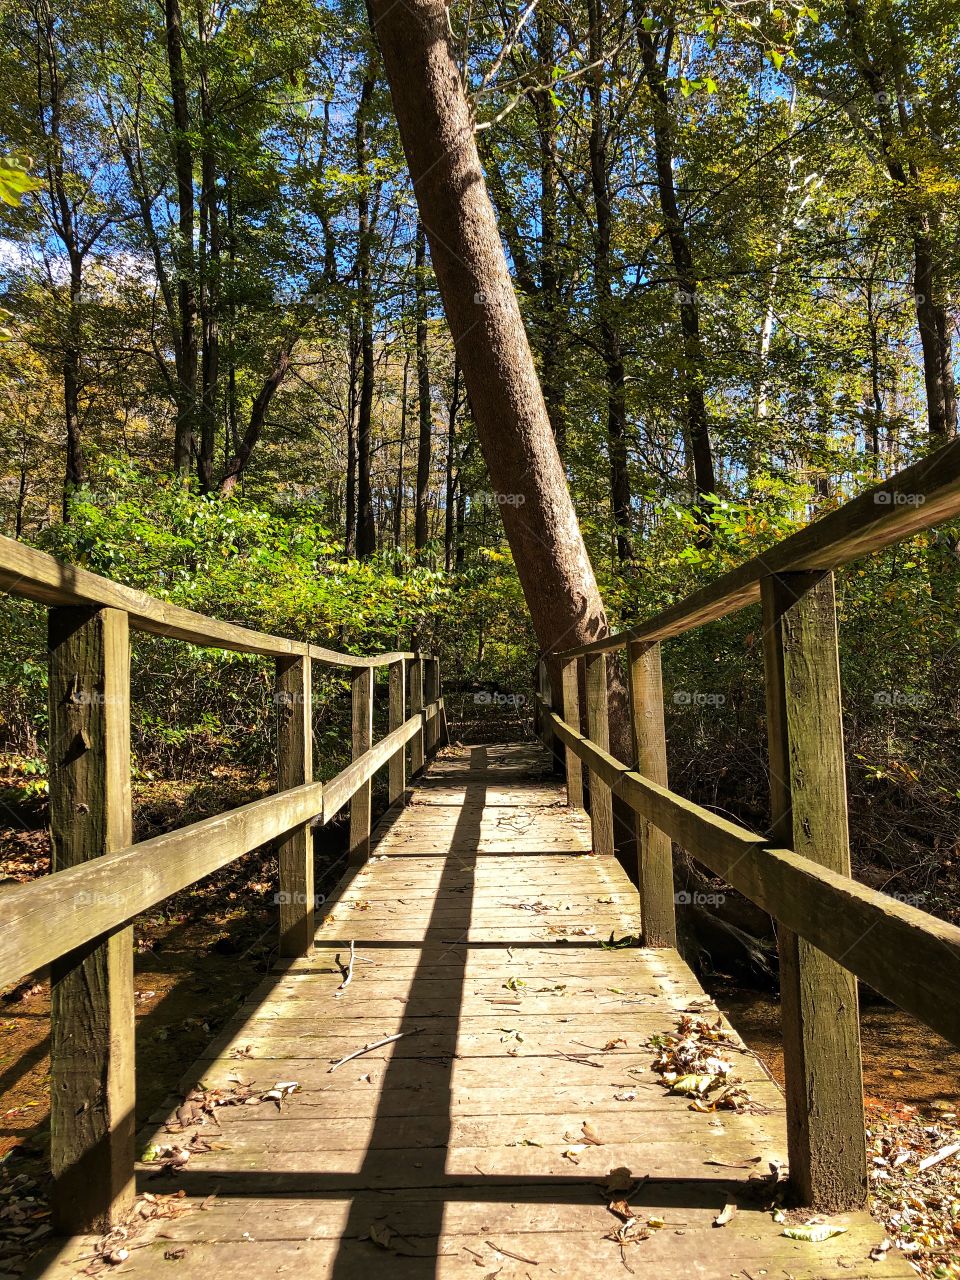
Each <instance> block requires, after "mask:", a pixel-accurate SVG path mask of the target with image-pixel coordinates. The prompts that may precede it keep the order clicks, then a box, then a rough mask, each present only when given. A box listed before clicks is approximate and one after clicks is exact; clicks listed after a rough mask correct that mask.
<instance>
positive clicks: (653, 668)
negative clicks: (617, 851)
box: [564, 644, 677, 947]
mask: <svg viewBox="0 0 960 1280" xmlns="http://www.w3.org/2000/svg"><path fill="white" fill-rule="evenodd" d="M627 671H628V684H629V689H630V719H631V724H632V727H633V752H634V764H635V766H636V771H637V773H641V774H643V775H644V777H647V778H650V779H651V780H652V781H653V782H656V783H658V784H659V785H660V786H661V787H665V786H666V785H667V736H666V730H665V728H664V721H663V678H662V676H661V672H660V646H659V645H637V644H631V645H630V646H629V648H628V652H627ZM564 719H567V717H566V716H564ZM567 750H568V751H569V750H570V748H569V747H568V748H567ZM636 832H637V861H638V868H637V869H638V872H639V880H640V912H641V921H642V929H643V940H644V942H645V943H646V945H647V946H648V947H675V946H676V945H677V919H676V905H675V899H674V887H673V842H672V841H671V839H670V837H669V836H668V835H666V834H665V833H664V832H663V831H661V830H660V828H659V827H656V826H654V824H653V823H652V822H651V821H650V819H649V818H645V817H643V816H642V815H641V814H637V815H636Z"/></svg>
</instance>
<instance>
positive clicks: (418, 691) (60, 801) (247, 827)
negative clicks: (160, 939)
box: [0, 537, 446, 1231]
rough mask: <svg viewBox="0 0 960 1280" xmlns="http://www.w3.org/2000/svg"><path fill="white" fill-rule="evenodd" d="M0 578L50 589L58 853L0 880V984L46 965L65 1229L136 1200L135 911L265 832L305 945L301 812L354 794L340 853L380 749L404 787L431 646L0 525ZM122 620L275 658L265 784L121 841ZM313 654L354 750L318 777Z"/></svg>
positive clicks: (395, 785)
mask: <svg viewBox="0 0 960 1280" xmlns="http://www.w3.org/2000/svg"><path fill="white" fill-rule="evenodd" d="M0 590H6V591H7V592H9V593H11V594H13V595H17V596H21V597H24V598H26V599H30V600H35V601H37V602H39V603H41V604H45V605H47V606H49V626H48V647H49V653H48V663H49V681H48V688H49V713H50V731H49V743H50V747H49V752H48V754H49V778H50V832H51V844H52V847H53V858H52V863H53V868H54V869H53V870H52V872H51V874H50V875H48V876H45V877H43V878H41V879H39V880H36V881H34V882H32V883H30V884H25V885H19V886H17V887H15V888H11V889H6V890H5V891H4V892H3V894H2V895H0V903H2V905H3V907H4V909H5V914H4V923H5V925H6V927H5V928H4V929H3V930H0V985H6V984H9V983H10V982H13V981H15V980H16V979H17V978H19V977H22V976H23V975H24V974H25V973H30V972H34V971H36V970H37V969H39V968H41V967H42V966H44V965H47V964H49V965H51V1033H50V1041H51V1047H50V1061H51V1080H52V1081H53V1087H52V1089H51V1165H52V1172H53V1176H54V1197H53V1208H54V1216H55V1221H56V1225H57V1226H58V1228H60V1229H61V1230H64V1231H99V1230H103V1229H107V1228H109V1227H111V1226H113V1225H114V1224H116V1223H117V1222H119V1221H122V1219H123V1217H124V1216H125V1214H126V1212H127V1210H128V1209H129V1207H131V1205H132V1199H133V1174H134V1156H135V1151H134V1118H133V1117H134V1098H135V1081H134V1056H135V1053H134V994H133V985H132V975H133V930H132V929H131V928H130V927H129V926H130V925H131V924H132V922H133V921H134V920H135V918H136V917H137V916H138V915H139V914H140V913H141V912H142V911H145V910H148V909H149V908H150V907H153V906H156V905H157V904H158V903H159V902H162V901H163V900H164V899H165V898H167V897H169V896H170V895H171V894H173V893H176V892H178V891H179V890H181V889H183V888H185V887H187V886H188V885H190V884H195V883H196V882H197V881H199V880H201V879H203V877H204V876H207V875H209V874H210V873H211V872H213V871H216V870H218V869H219V868H221V867H223V866H226V865H228V864H229V863H231V862H233V861H235V860H236V859H237V858H240V857H242V856H244V855H245V854H247V853H250V852H252V850H254V849H256V848H258V847H260V846H262V845H263V844H265V843H268V842H270V841H276V842H277V843H278V849H277V852H278V861H279V891H278V893H277V895H276V898H275V901H276V902H277V904H278V907H279V948H280V953H281V954H282V955H284V956H297V955H304V954H306V953H307V952H308V951H309V950H310V948H311V947H312V945H313V941H314V912H315V908H316V905H317V897H316V894H315V893H314V854H313V843H312V839H311V827H312V825H313V824H314V823H315V822H316V821H317V819H319V820H320V822H321V823H326V822H328V821H329V820H330V819H331V818H332V817H333V816H334V815H335V814H336V813H337V812H338V811H339V810H340V809H341V808H342V807H343V806H344V805H345V804H347V803H348V802H349V804H350V823H349V835H348V855H347V856H348V859H349V861H350V862H351V863H354V864H356V863H359V862H362V861H363V860H365V859H366V858H367V857H368V856H369V852H370V838H371V785H372V779H373V777H374V775H375V774H376V773H377V772H378V770H380V769H381V768H383V767H384V766H389V782H388V788H387V791H388V801H389V803H390V804H391V805H394V804H398V803H402V802H403V801H404V800H405V798H406V795H407V777H408V773H407V745H408V744H410V773H411V774H416V773H417V772H419V770H420V769H422V768H423V766H424V764H425V763H426V761H427V760H428V759H429V758H430V757H431V756H432V754H433V753H434V751H435V750H436V749H437V747H438V746H440V745H441V743H443V742H444V741H445V737H446V716H445V711H444V703H443V698H442V697H441V694H440V673H439V661H438V659H437V658H436V657H434V656H432V655H429V654H422V653H419V652H418V653H407V652H393V653H381V654H372V655H369V656H357V655H355V654H347V653H339V652H337V651H335V650H332V649H327V648H324V647H323V646H321V645H316V644H312V643H309V642H307V641H299V640H291V639H288V638H286V637H283V636H274V635H268V634H265V633H263V632H259V631H254V630H252V629H250V628H248V627H243V626H238V625H236V624H234V623H229V622H221V621H218V620H217V619H214V618H208V617H205V616H204V615H203V614H200V613H194V612H193V611H192V610H190V609H184V608H181V607H180V606H178V605H174V604H170V603H169V602H167V601H163V600H159V599H156V598H155V597H153V596H150V595H148V594H146V593H145V592H141V591H136V590H133V589H132V588H130V587H126V586H124V585H122V584H121V583H117V582H113V581H111V580H110V579H109V578H103V577H100V576H99V575H97V574H94V573H90V572H88V571H87V570H85V569H79V568H76V567H75V566H72V565H67V564H62V563H61V562H59V561H58V560H56V559H54V558H53V557H52V556H49V555H47V554H46V553H45V552H42V551H37V550H36V549H35V548H33V547H28V546H25V545H24V544H23V543H20V542H16V541H14V540H12V539H10V538H3V537H0ZM78 606H79V607H78ZM131 629H133V630H139V631H146V632H149V633H152V634H155V635H159V636H164V637H168V638H171V639H177V640H184V641H187V642H188V643H191V644H197V645H202V646H205V647H217V648H223V649H232V650H236V651H239V652H241V653H252V654H261V655H265V656H268V657H272V658H274V659H275V671H276V684H275V697H274V703H275V708H276V716H277V782H278V790H277V794H275V795H272V796H267V797H265V798H263V799H261V800H256V801H253V802H252V803H251V804H246V805H242V806H240V807H239V808H237V809H232V810H229V811H228V812H225V813H221V814H218V815H216V816H215V817H212V818H206V819H204V820H203V821H201V822H196V823H193V824H191V825H190V826H187V827H183V828H180V829H179V830H176V831H171V832H167V833H165V834H163V835H160V836H155V837H154V838H153V839H151V840H144V841H141V842H140V843H134V842H133V832H132V810H131V799H130V635H129V633H130V630H131ZM313 662H317V663H322V664H326V665H334V666H340V667H347V668H350V680H351V718H352V733H351V748H352V755H353V759H352V761H351V763H350V764H349V765H347V767H346V768H345V769H343V770H342V771H341V772H340V773H339V774H337V776H336V777H335V778H333V779H332V780H331V781H329V782H326V783H320V782H314V781H313V718H312V706H313V692H312V690H313V685H312V663H313ZM380 667H386V668H387V669H388V675H389V708H388V709H389V729H388V732H387V734H386V735H385V736H384V737H383V738H382V739H381V740H380V741H379V742H376V743H375V742H373V705H374V685H375V680H376V673H377V669H378V668H380ZM408 674H409V677H410V679H409V685H408V679H407V677H408ZM408 710H409V714H408ZM105 1081H107V1082H108V1084H107V1085H105V1084H104V1082H105Z"/></svg>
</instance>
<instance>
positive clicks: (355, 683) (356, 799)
mask: <svg viewBox="0 0 960 1280" xmlns="http://www.w3.org/2000/svg"><path fill="white" fill-rule="evenodd" d="M350 696H351V705H352V709H353V718H352V744H353V759H354V761H357V760H359V759H360V758H361V757H362V756H364V755H365V754H366V753H367V752H368V751H369V750H370V748H371V746H372V745H373V671H372V669H371V668H369V667H365V668H362V669H360V670H357V671H354V672H353V673H352V675H351V677H350ZM371 796H372V783H371V781H370V778H365V779H364V780H363V781H362V782H361V783H360V784H359V785H358V786H357V788H356V790H355V791H354V793H353V796H352V798H351V800H350V842H349V845H348V858H349V860H350V862H352V863H358V862H366V860H367V858H369V856H370V817H371Z"/></svg>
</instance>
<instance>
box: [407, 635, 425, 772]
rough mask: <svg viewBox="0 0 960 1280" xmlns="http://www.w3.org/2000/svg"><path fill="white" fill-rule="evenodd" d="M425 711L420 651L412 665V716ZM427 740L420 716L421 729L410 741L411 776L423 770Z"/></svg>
mask: <svg viewBox="0 0 960 1280" xmlns="http://www.w3.org/2000/svg"><path fill="white" fill-rule="evenodd" d="M422 710H423V658H422V657H421V655H420V652H419V651H418V652H417V653H416V655H415V656H414V658H413V660H412V661H411V663H410V714H411V715H412V716H420V713H421V711H422ZM424 744H425V738H424V732H423V717H422V716H420V728H419V729H418V730H417V732H416V733H415V734H414V735H413V737H412V738H411V739H410V776H411V778H413V777H416V775H417V774H418V773H419V772H420V770H421V769H422V768H423V762H424V757H425V745H424Z"/></svg>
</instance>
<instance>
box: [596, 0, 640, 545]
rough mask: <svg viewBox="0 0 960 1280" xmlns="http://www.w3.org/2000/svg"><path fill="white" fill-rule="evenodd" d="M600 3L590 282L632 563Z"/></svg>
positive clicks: (616, 506)
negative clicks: (613, 259) (591, 280)
mask: <svg viewBox="0 0 960 1280" xmlns="http://www.w3.org/2000/svg"><path fill="white" fill-rule="evenodd" d="M600 14H601V10H600V4H599V0H587V15H588V20H589V24H590V34H589V55H588V56H589V60H590V62H591V64H593V65H594V70H593V72H592V73H591V75H590V76H589V78H588V80H587V95H588V97H589V100H590V136H589V143H590V188H591V191H592V193H593V209H594V218H595V224H596V225H595V226H594V230H593V278H594V289H595V290H596V296H597V311H598V313H599V322H600V350H601V354H602V357H603V369H604V380H605V382H606V399H607V450H608V454H609V460H610V509H611V514H612V515H613V527H614V529H615V530H616V537H617V559H618V560H620V561H621V563H622V562H624V561H627V560H632V559H633V545H632V542H631V537H630V508H631V502H630V475H629V472H628V470H627V434H626V431H627V404H626V370H625V368H624V362H623V351H622V348H621V344H620V334H619V332H618V329H617V326H616V319H615V316H614V310H615V308H616V299H615V297H614V291H613V267H612V263H611V230H612V212H613V211H612V209H611V202H610V162H609V154H608V151H609V149H608V145H607V138H608V131H607V125H606V120H605V119H604V110H603V77H604V67H605V64H604V61H603V38H602V34H603V33H602V32H601V30H600Z"/></svg>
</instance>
